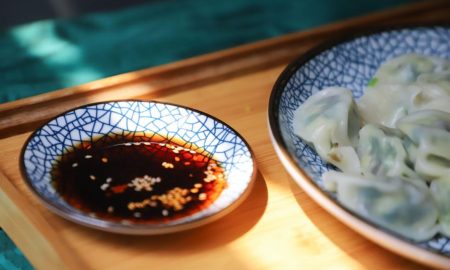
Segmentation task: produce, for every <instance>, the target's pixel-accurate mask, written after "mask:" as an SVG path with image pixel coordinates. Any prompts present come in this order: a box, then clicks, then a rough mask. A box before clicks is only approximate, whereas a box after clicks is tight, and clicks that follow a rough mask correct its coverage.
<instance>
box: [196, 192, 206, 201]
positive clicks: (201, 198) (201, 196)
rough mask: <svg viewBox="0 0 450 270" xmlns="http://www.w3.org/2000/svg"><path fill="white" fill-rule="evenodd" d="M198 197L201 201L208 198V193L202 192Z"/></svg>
mask: <svg viewBox="0 0 450 270" xmlns="http://www.w3.org/2000/svg"><path fill="white" fill-rule="evenodd" d="M198 199H199V200H200V201H204V200H206V193H200V194H199V195H198Z"/></svg>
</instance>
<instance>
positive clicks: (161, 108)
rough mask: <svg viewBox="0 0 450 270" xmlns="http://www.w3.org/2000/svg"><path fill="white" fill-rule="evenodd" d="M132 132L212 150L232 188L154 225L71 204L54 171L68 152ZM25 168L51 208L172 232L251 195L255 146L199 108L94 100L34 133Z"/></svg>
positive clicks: (83, 219)
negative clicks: (53, 178)
mask: <svg viewBox="0 0 450 270" xmlns="http://www.w3.org/2000/svg"><path fill="white" fill-rule="evenodd" d="M130 133H131V134H137V133H139V134H152V135H154V134H157V135H159V137H162V138H164V139H165V140H166V141H167V142H170V141H171V140H172V138H177V139H181V140H183V141H185V142H188V143H189V145H192V146H191V147H194V146H195V147H196V148H201V149H204V150H206V151H207V152H208V153H211V154H212V155H213V158H214V159H215V160H216V161H217V162H219V164H220V166H221V167H222V168H223V169H224V175H225V179H226V182H227V187H226V188H225V189H224V190H223V191H222V192H221V193H220V195H219V197H218V198H216V199H215V200H214V202H213V203H212V204H211V205H209V206H207V207H206V208H204V209H201V210H199V211H198V212H194V213H193V214H191V215H188V216H185V217H181V218H178V219H174V220H170V221H161V222H158V223H151V224H139V223H130V222H120V221H111V220H105V219H102V218H99V217H96V216H92V215H89V214H87V213H85V212H83V211H81V210H78V209H77V208H74V207H72V206H71V205H69V204H68V203H67V202H66V201H65V200H64V199H63V198H62V196H60V194H58V192H56V189H55V188H54V186H53V185H52V182H51V171H52V166H53V165H54V163H55V161H56V160H57V159H58V158H59V157H60V156H61V154H62V153H63V152H66V151H69V150H70V149H72V148H74V146H75V145H78V144H79V143H80V142H90V141H91V140H94V138H98V137H101V136H105V135H108V134H119V135H120V134H130ZM140 136H142V135H140ZM145 136H147V135H145ZM148 136H150V135H148ZM186 147H188V146H186ZM21 170H22V174H23V176H24V178H25V180H26V183H27V184H28V186H29V187H30V188H31V190H32V191H33V192H34V193H35V194H36V195H37V196H38V198H39V199H41V201H42V202H43V203H44V205H46V206H47V207H48V208H49V209H50V210H51V211H53V212H55V213H56V214H59V215H60V216H62V217H64V218H67V219H69V220H71V221H74V222H76V223H79V224H82V225H86V226H89V227H93V228H97V229H101V230H105V231H111V232H118V233H126V234H161V233H168V232H174V231H179V230H184V229H189V228H193V227H196V226H199V225H202V224H205V223H207V222H210V221H212V220H215V219H217V218H219V217H221V216H223V215H224V214H226V213H228V212H230V211H231V210H232V209H234V208H235V207H236V206H237V205H238V204H239V203H240V202H241V201H242V200H243V199H244V198H245V197H246V195H247V194H248V193H249V190H250V187H251V185H252V183H253V180H254V178H255V174H256V169H255V163H254V160H253V154H252V152H251V150H250V148H249V145H248V144H247V142H245V140H244V139H243V138H242V137H241V136H240V135H239V134H238V133H237V132H236V131H235V130H233V129H232V128H231V127H229V126H228V125H226V124H225V123H223V122H222V121H220V120H218V119H216V118H214V117H212V116H210V115H206V114H204V113H201V112H199V111H196V110H193V109H189V108H186V107H182V106H177V105H173V104H166V103H159V102H151V101H149V102H147V101H114V102H105V103H97V104H90V105H86V106H82V107H79V108H76V109H73V110H71V111H68V112H65V113H63V114H61V115H59V116H57V117H56V118H54V119H53V120H51V121H49V122H48V123H46V124H45V125H43V126H42V127H41V128H39V129H38V130H36V131H35V132H34V133H33V134H32V135H31V136H30V138H29V139H28V141H27V142H26V144H25V145H24V148H23V150H22V155H21Z"/></svg>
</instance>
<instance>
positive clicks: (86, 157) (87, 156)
mask: <svg viewBox="0 0 450 270" xmlns="http://www.w3.org/2000/svg"><path fill="white" fill-rule="evenodd" d="M84 158H85V159H90V158H92V156H91V155H85V156H84Z"/></svg>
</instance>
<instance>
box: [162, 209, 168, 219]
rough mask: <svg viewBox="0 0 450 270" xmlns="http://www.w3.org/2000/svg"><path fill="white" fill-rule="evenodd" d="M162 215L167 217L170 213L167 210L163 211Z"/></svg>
mask: <svg viewBox="0 0 450 270" xmlns="http://www.w3.org/2000/svg"><path fill="white" fill-rule="evenodd" d="M162 215H163V216H165V217H167V216H168V215H169V211H167V209H164V210H162Z"/></svg>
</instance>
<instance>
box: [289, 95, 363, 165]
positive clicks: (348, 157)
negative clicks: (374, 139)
mask: <svg viewBox="0 0 450 270" xmlns="http://www.w3.org/2000/svg"><path fill="white" fill-rule="evenodd" d="M360 126H361V120H360V117H359V115H358V113H357V110H356V106H355V103H354V101H353V98H352V92H351V91H350V90H348V89H345V88H340V87H331V88H326V89H324V90H322V91H319V92H318V93H316V94H315V95H312V96H311V97H309V98H308V99H307V100H306V101H305V102H304V103H303V104H302V105H301V106H300V107H299V108H298V109H297V110H296V111H295V112H294V122H293V128H294V133H295V134H296V135H298V136H300V137H301V138H302V139H303V140H305V141H306V142H308V143H310V144H312V145H313V146H314V148H315V149H316V151H317V153H318V154H319V155H320V156H321V157H322V158H323V159H325V160H326V161H328V162H330V163H332V164H333V165H335V166H337V167H338V168H340V169H341V170H344V171H347V170H352V171H353V170H355V171H358V170H359V168H357V169H355V167H358V166H359V160H358V157H357V155H356V151H355V150H354V148H353V147H354V146H356V145H357V144H358V131H359V129H360Z"/></svg>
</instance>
